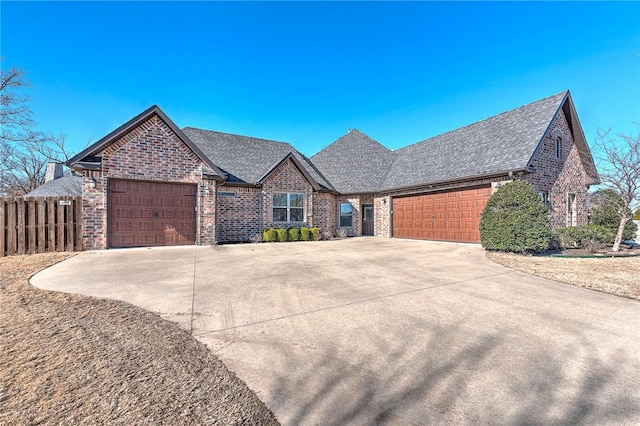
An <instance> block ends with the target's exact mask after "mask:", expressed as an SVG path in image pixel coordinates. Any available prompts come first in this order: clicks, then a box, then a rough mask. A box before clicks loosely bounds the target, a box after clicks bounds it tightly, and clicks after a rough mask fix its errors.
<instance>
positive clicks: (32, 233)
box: [27, 198, 37, 254]
mask: <svg viewBox="0 0 640 426" xmlns="http://www.w3.org/2000/svg"><path fill="white" fill-rule="evenodd" d="M27 213H28V216H27V217H28V222H29V223H28V224H27V235H28V236H29V238H28V241H29V254H34V253H36V251H37V247H36V201H35V200H34V199H33V198H31V199H30V200H29V201H28V203H27Z"/></svg>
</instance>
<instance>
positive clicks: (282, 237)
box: [276, 228, 287, 243]
mask: <svg viewBox="0 0 640 426" xmlns="http://www.w3.org/2000/svg"><path fill="white" fill-rule="evenodd" d="M276 234H277V235H278V242H279V243H285V242H287V230H286V229H284V228H278V229H276Z"/></svg>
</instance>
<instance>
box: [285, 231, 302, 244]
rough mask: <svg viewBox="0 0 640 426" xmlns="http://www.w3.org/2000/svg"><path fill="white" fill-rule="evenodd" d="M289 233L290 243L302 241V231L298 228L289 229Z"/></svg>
mask: <svg viewBox="0 0 640 426" xmlns="http://www.w3.org/2000/svg"><path fill="white" fill-rule="evenodd" d="M287 233H288V234H289V241H298V240H300V230H299V229H298V228H289V230H288V231H287Z"/></svg>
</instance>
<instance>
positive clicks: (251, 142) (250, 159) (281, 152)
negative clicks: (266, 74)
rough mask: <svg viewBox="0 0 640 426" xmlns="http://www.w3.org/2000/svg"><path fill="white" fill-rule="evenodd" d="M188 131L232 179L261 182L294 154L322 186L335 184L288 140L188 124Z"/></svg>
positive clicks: (189, 135) (312, 179)
mask: <svg viewBox="0 0 640 426" xmlns="http://www.w3.org/2000/svg"><path fill="white" fill-rule="evenodd" d="M183 131H184V133H185V134H186V135H187V137H189V139H190V140H191V141H193V143H194V144H195V145H197V146H198V147H199V148H200V149H201V150H202V152H203V153H204V154H205V155H206V156H207V157H208V158H209V159H210V160H211V161H212V162H213V163H215V164H216V165H217V166H218V167H219V168H220V169H221V170H222V171H223V172H224V173H226V175H227V181H228V182H230V183H246V184H259V183H260V182H261V179H263V177H264V176H265V175H267V174H268V173H269V172H270V171H272V170H273V167H274V164H276V165H277V164H280V163H281V162H282V161H284V159H285V157H287V156H288V155H289V154H291V156H292V158H295V160H296V165H297V166H298V167H299V168H300V169H301V171H302V170H304V173H305V177H307V178H308V179H310V182H313V183H312V184H313V185H317V186H318V188H319V189H323V188H324V189H328V190H332V189H333V187H332V186H331V184H330V183H329V182H328V181H327V180H326V179H325V178H324V177H323V176H322V174H321V173H319V172H318V171H317V170H316V168H315V167H314V166H313V164H311V163H310V162H309V160H308V159H307V158H306V157H305V156H303V155H302V154H300V153H299V152H298V151H296V149H295V148H293V146H291V145H290V144H288V143H286V142H277V141H271V140H267V139H260V138H253V137H249V136H241V135H234V134H230V133H222V132H214V131H211V130H203V129H196V128H193V127H185V128H184V129H183Z"/></svg>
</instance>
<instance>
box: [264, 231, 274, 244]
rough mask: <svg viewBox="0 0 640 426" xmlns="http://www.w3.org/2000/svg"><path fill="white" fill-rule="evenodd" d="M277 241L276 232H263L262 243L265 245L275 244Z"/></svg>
mask: <svg viewBox="0 0 640 426" xmlns="http://www.w3.org/2000/svg"><path fill="white" fill-rule="evenodd" d="M276 240H277V235H276V230H275V229H273V228H267V229H263V230H262V241H264V242H265V243H273V242H275V241H276Z"/></svg>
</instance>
